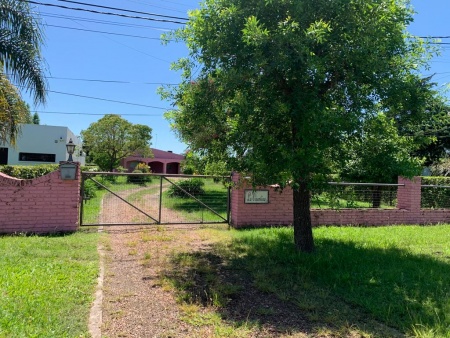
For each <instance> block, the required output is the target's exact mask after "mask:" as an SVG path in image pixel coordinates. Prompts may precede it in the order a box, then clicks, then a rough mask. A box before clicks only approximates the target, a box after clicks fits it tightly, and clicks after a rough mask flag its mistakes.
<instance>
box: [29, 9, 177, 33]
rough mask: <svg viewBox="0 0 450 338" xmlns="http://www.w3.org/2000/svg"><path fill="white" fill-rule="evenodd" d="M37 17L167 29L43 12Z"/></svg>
mask: <svg viewBox="0 0 450 338" xmlns="http://www.w3.org/2000/svg"><path fill="white" fill-rule="evenodd" d="M38 15H40V16H43V17H49V18H56V19H66V20H71V21H85V22H91V23H97V24H102V25H111V26H119V27H133V28H145V29H154V30H160V31H168V29H167V28H162V27H154V26H148V25H138V24H131V23H122V22H116V21H108V20H99V19H89V18H83V17H80V16H71V15H61V14H59V15H57V14H53V13H44V12H41V13H39V14H38Z"/></svg>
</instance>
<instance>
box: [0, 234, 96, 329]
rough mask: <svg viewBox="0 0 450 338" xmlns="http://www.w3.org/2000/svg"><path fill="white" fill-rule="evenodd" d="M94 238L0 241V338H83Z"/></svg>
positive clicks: (93, 277) (90, 291)
mask: <svg viewBox="0 0 450 338" xmlns="http://www.w3.org/2000/svg"><path fill="white" fill-rule="evenodd" d="M98 236H99V235H98V234H97V233H86V232H79V233H74V234H69V235H64V236H3V237H0V252H1V253H2V254H1V255H0V271H1V273H0V295H1V298H0V337H1V338H4V337H8V338H9V337H88V336H89V334H88V316H89V311H90V306H91V303H92V300H93V294H94V288H95V285H96V283H97V281H96V278H97V274H98V269H99V262H98V254H97V242H98V240H99V237H98Z"/></svg>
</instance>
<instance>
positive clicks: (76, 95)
mask: <svg viewBox="0 0 450 338" xmlns="http://www.w3.org/2000/svg"><path fill="white" fill-rule="evenodd" d="M16 87H20V88H26V87H25V86H19V85H16ZM47 92H49V93H55V94H61V95H69V96H75V97H82V98H85V99H91V100H99V101H107V102H114V103H120V104H126V105H129V106H138V107H145V108H153V109H161V110H168V109H170V108H164V107H156V106H149V105H146V104H140V103H132V102H125V101H117V100H110V99H104V98H101V97H94V96H86V95H80V94H73V93H65V92H58V91H55V90H47Z"/></svg>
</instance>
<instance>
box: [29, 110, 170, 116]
mask: <svg viewBox="0 0 450 338" xmlns="http://www.w3.org/2000/svg"><path fill="white" fill-rule="evenodd" d="M31 112H32V113H39V114H58V115H91V116H98V115H108V114H107V113H69V112H61V111H43V110H33V111H31ZM117 115H121V116H162V114H134V113H129V114H127V113H125V114H117Z"/></svg>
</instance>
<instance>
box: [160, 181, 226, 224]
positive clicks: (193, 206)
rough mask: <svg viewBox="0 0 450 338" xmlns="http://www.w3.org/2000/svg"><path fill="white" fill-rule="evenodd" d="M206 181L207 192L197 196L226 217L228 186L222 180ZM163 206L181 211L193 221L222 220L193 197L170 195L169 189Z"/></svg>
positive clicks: (164, 194) (165, 194) (185, 217)
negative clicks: (216, 181)
mask: <svg viewBox="0 0 450 338" xmlns="http://www.w3.org/2000/svg"><path fill="white" fill-rule="evenodd" d="M204 182H205V185H204V186H203V189H204V191H205V192H204V193H203V194H201V195H199V196H196V198H198V199H199V200H200V201H202V202H203V203H204V204H206V205H207V206H208V207H210V208H211V209H213V210H214V211H215V212H217V213H218V214H219V215H221V216H222V217H224V218H226V216H227V199H228V191H227V188H226V187H224V185H223V184H222V183H221V182H218V183H215V182H214V181H213V179H205V181H204ZM163 207H165V208H169V209H173V210H175V211H177V212H180V214H181V215H182V217H183V218H184V219H186V220H187V221H191V222H208V221H210V222H217V221H221V220H222V219H221V218H220V217H218V216H217V215H215V214H214V213H213V212H211V211H209V210H208V209H207V208H205V207H204V206H202V205H201V204H200V203H199V202H198V201H196V200H194V199H193V198H181V197H169V196H168V192H167V191H166V192H164V193H163Z"/></svg>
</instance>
